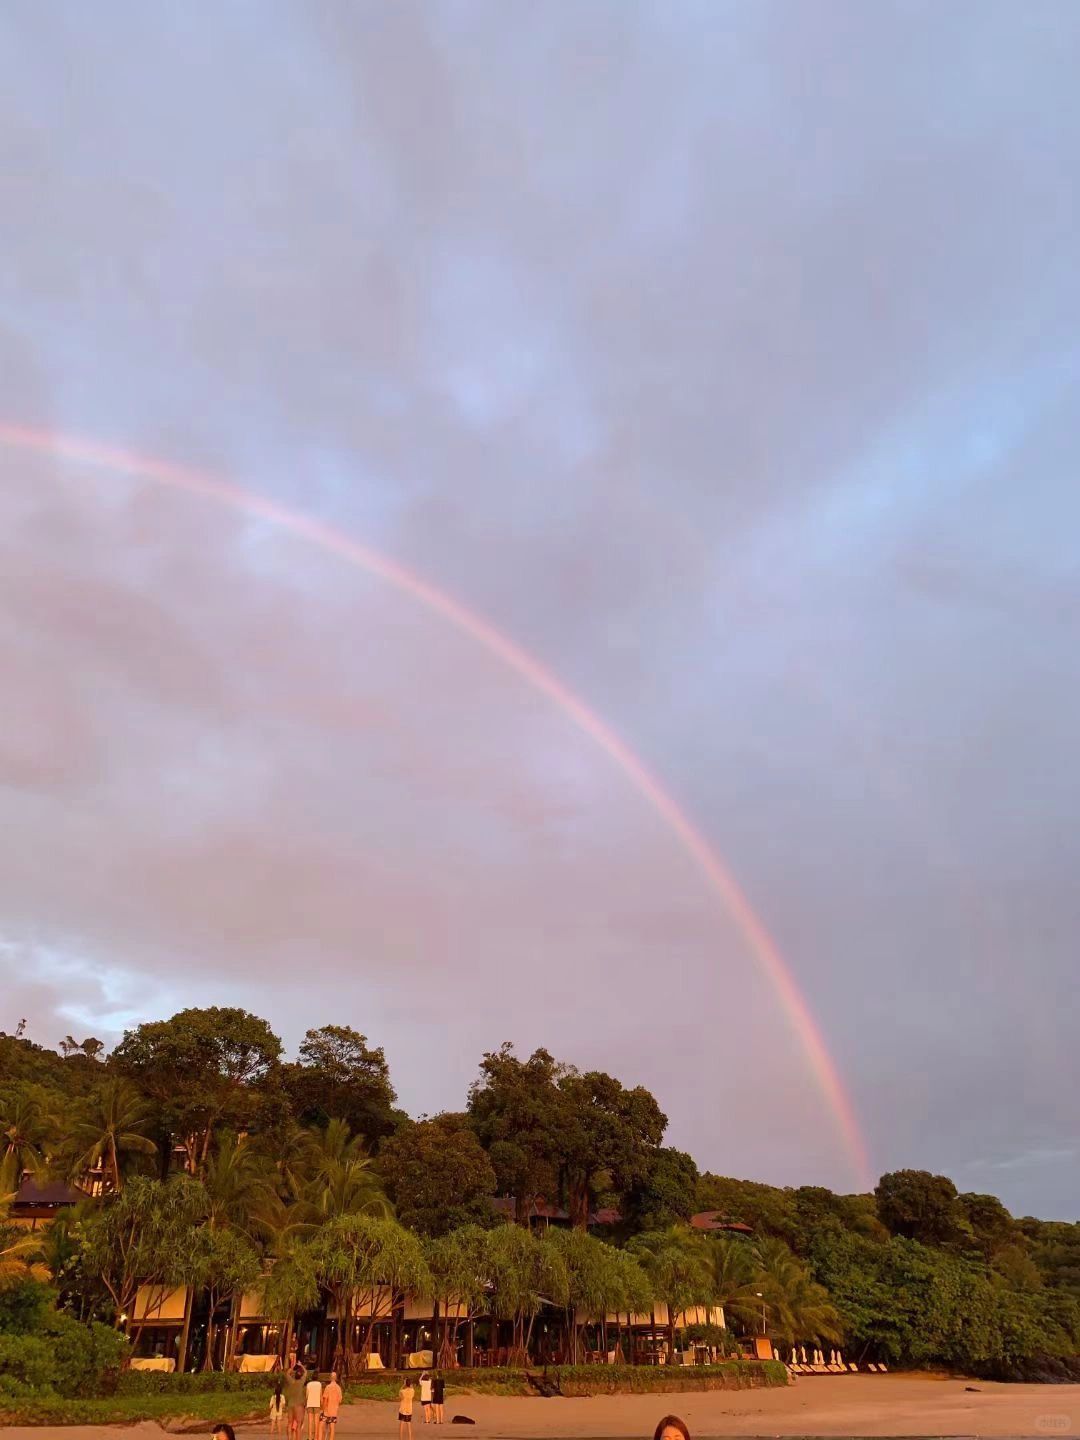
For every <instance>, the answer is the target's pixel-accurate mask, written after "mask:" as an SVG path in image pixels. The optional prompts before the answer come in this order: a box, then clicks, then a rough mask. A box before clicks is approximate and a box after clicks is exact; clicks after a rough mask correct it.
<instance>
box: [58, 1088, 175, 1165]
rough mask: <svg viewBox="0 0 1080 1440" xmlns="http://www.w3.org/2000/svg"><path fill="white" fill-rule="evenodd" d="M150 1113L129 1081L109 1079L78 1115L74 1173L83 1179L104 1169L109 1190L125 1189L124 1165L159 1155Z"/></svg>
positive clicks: (74, 1127) (73, 1142)
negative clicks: (128, 1159)
mask: <svg viewBox="0 0 1080 1440" xmlns="http://www.w3.org/2000/svg"><path fill="white" fill-rule="evenodd" d="M150 1124H151V1120H150V1109H149V1106H148V1105H147V1103H146V1101H145V1100H144V1099H143V1098H142V1096H141V1095H140V1094H139V1092H138V1091H137V1090H136V1089H135V1088H134V1086H133V1085H130V1084H129V1083H128V1081H126V1080H122V1079H120V1078H119V1077H116V1076H109V1077H108V1078H107V1079H105V1080H103V1081H102V1083H101V1084H100V1085H99V1086H98V1087H97V1089H95V1090H94V1091H93V1092H92V1093H91V1095H90V1096H89V1098H88V1099H87V1100H86V1101H85V1102H84V1103H83V1106H82V1108H81V1110H79V1111H77V1112H76V1114H75V1118H74V1120H73V1122H72V1124H71V1129H70V1135H69V1141H68V1148H69V1150H70V1152H71V1154H72V1157H73V1158H72V1161H71V1165H70V1173H71V1176H72V1178H73V1179H76V1180H77V1179H80V1178H81V1177H82V1176H83V1175H85V1174H86V1172H87V1171H88V1170H95V1169H97V1167H98V1166H99V1165H100V1166H101V1167H102V1169H103V1170H104V1184H105V1188H106V1189H108V1190H111V1191H113V1193H118V1192H119V1190H120V1188H121V1185H122V1169H123V1167H122V1164H121V1161H122V1160H123V1159H125V1158H126V1157H128V1156H131V1155H156V1154H157V1146H156V1145H155V1144H154V1142H153V1141H152V1140H151V1139H150V1138H149V1137H148V1136H147V1134H146V1131H147V1130H148V1129H149V1128H150Z"/></svg>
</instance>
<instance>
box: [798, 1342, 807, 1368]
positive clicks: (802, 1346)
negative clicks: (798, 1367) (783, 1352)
mask: <svg viewBox="0 0 1080 1440" xmlns="http://www.w3.org/2000/svg"><path fill="white" fill-rule="evenodd" d="M799 1349H800V1350H801V1352H802V1363H803V1364H804V1365H805V1364H806V1346H805V1345H800V1346H799Z"/></svg>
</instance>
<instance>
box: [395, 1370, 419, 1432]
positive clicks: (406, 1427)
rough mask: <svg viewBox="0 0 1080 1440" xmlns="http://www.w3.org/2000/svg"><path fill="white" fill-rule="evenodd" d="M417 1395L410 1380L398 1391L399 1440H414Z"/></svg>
mask: <svg viewBox="0 0 1080 1440" xmlns="http://www.w3.org/2000/svg"><path fill="white" fill-rule="evenodd" d="M415 1394H416V1391H415V1390H414V1389H413V1387H412V1384H411V1382H410V1381H408V1380H406V1381H405V1384H404V1385H402V1387H401V1389H400V1390H399V1391H398V1407H397V1418H398V1440H412V1402H413V1396H414V1395H415Z"/></svg>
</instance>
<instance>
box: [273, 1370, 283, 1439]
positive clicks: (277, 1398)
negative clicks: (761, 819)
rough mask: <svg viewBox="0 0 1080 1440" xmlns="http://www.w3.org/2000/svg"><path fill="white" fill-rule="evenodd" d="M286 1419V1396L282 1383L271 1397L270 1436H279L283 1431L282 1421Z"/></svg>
mask: <svg viewBox="0 0 1080 1440" xmlns="http://www.w3.org/2000/svg"><path fill="white" fill-rule="evenodd" d="M284 1419H285V1396H284V1394H283V1393H282V1389H281V1381H280V1380H279V1381H278V1382H277V1385H276V1386H275V1387H274V1393H273V1395H272V1396H271V1397H270V1434H271V1435H277V1434H278V1433H279V1431H280V1430H281V1425H282V1421H283V1420H284Z"/></svg>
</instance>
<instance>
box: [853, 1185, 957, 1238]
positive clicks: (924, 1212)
mask: <svg viewBox="0 0 1080 1440" xmlns="http://www.w3.org/2000/svg"><path fill="white" fill-rule="evenodd" d="M874 1194H875V1196H876V1197H877V1205H878V1215H879V1217H880V1219H881V1223H882V1224H883V1225H884V1226H885V1227H886V1229H887V1230H889V1231H890V1232H891V1233H892V1234H893V1235H903V1236H905V1237H906V1238H907V1239H908V1240H919V1241H921V1242H922V1243H923V1244H924V1245H940V1244H943V1243H946V1242H948V1241H950V1240H954V1239H956V1238H957V1235H958V1231H959V1222H960V1220H961V1219H962V1215H961V1211H960V1208H959V1206H958V1205H957V1194H956V1186H955V1185H954V1184H953V1182H952V1181H951V1180H949V1179H948V1178H947V1177H946V1176H944V1175H931V1174H930V1172H929V1171H928V1170H894V1171H893V1172H891V1173H890V1174H888V1175H883V1176H882V1177H881V1179H880V1180H879V1181H878V1183H877V1187H876V1188H875V1190H874Z"/></svg>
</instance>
